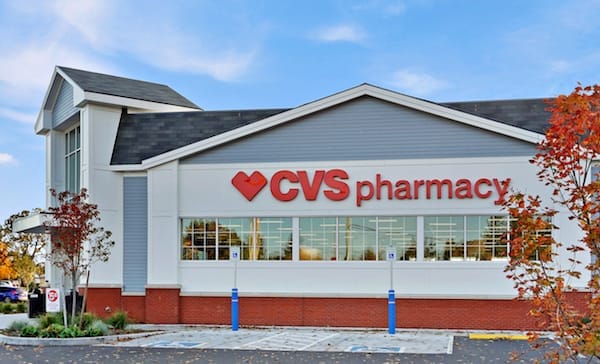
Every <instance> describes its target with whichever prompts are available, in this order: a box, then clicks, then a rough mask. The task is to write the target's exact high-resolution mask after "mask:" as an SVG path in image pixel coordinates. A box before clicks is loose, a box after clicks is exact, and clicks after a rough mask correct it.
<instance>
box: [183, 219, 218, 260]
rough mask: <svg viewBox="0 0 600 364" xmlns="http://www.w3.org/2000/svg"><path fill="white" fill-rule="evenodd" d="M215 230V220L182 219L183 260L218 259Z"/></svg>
mask: <svg viewBox="0 0 600 364" xmlns="http://www.w3.org/2000/svg"><path fill="white" fill-rule="evenodd" d="M215 230H216V221H215V219H182V251H181V259H183V260H214V259H216V231H215Z"/></svg>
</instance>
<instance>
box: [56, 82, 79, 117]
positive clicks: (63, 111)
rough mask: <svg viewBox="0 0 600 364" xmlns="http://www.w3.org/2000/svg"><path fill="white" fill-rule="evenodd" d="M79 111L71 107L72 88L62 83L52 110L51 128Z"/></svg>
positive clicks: (66, 83)
mask: <svg viewBox="0 0 600 364" xmlns="http://www.w3.org/2000/svg"><path fill="white" fill-rule="evenodd" d="M78 111H79V109H78V108H76V107H75V106H73V86H71V85H70V84H69V83H68V82H66V81H63V82H62V83H61V85H60V89H59V91H58V95H57V96H56V102H55V103H54V108H53V109H52V126H53V127H57V126H58V125H60V124H61V123H62V122H64V121H66V120H67V119H69V118H70V117H71V116H73V114H75V113H77V112H78Z"/></svg>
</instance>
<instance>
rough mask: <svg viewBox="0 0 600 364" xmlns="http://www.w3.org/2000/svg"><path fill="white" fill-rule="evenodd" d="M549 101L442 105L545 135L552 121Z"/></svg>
mask: <svg viewBox="0 0 600 364" xmlns="http://www.w3.org/2000/svg"><path fill="white" fill-rule="evenodd" d="M547 100H551V99H517V100H496V101H467V102H448V103H441V104H440V105H443V106H447V107H450V108H452V109H456V110H460V111H464V112H467V113H469V114H474V115H477V116H481V117H484V118H487V119H492V120H495V121H499V122H501V123H504V124H508V125H511V126H516V127H518V128H521V129H525V130H529V131H533V132H536V133H540V134H544V133H545V132H546V128H547V127H548V120H549V119H550V112H549V111H546V108H547V107H548V106H549V105H548V104H547V102H546V101H547Z"/></svg>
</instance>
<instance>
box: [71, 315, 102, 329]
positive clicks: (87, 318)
mask: <svg viewBox="0 0 600 364" xmlns="http://www.w3.org/2000/svg"><path fill="white" fill-rule="evenodd" d="M98 320H99V318H98V316H96V315H94V314H93V313H90V312H85V313H84V314H83V320H81V315H77V316H75V322H73V323H72V324H73V325H77V326H79V322H80V321H81V323H82V325H81V327H80V328H81V329H82V330H86V329H87V328H88V327H89V326H90V325H91V324H92V323H93V322H94V321H98Z"/></svg>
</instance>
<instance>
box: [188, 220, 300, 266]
mask: <svg viewBox="0 0 600 364" xmlns="http://www.w3.org/2000/svg"><path fill="white" fill-rule="evenodd" d="M217 227H218V229H217ZM181 244H182V253H181V259H182V260H228V259H229V250H230V248H231V247H232V246H239V247H241V259H242V260H291V259H292V219H291V218H258V217H255V218H219V219H201V218H199V219H182V241H181Z"/></svg>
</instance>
